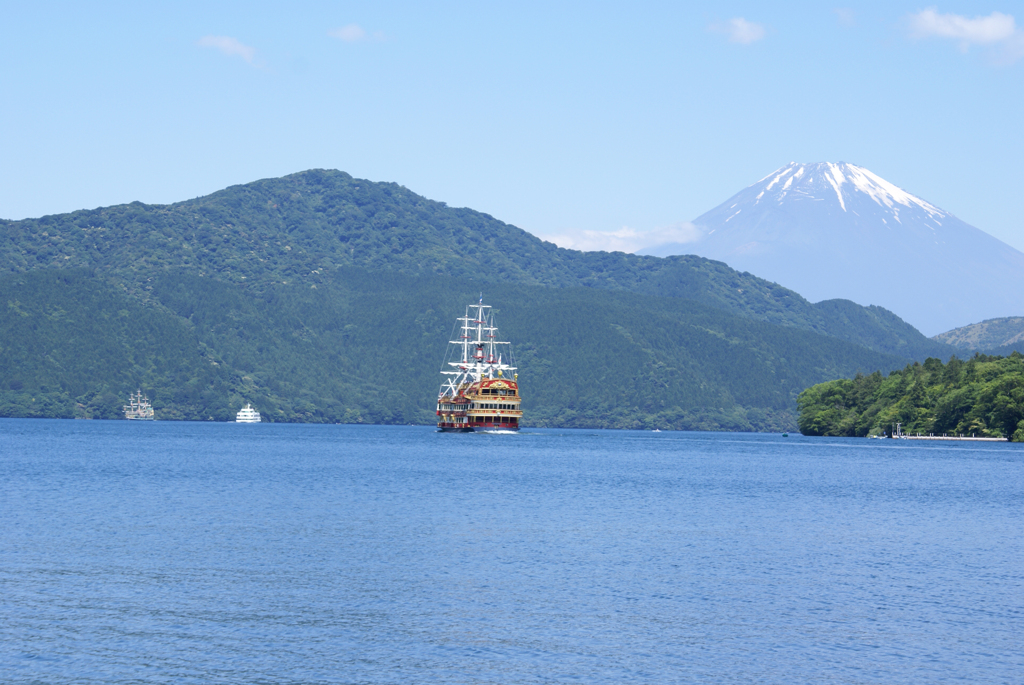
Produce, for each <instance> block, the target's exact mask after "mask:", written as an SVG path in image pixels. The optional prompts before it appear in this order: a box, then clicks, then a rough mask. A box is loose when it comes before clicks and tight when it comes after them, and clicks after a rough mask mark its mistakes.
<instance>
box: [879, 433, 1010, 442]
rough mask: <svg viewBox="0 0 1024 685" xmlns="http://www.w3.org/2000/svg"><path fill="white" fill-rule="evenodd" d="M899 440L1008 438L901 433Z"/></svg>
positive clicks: (989, 440) (987, 440)
mask: <svg viewBox="0 0 1024 685" xmlns="http://www.w3.org/2000/svg"><path fill="white" fill-rule="evenodd" d="M896 439H897V440H973V441H975V442H1006V438H976V437H974V436H973V435H970V436H966V437H964V436H960V437H956V436H952V435H950V436H947V435H901V436H899V437H898V438H896Z"/></svg>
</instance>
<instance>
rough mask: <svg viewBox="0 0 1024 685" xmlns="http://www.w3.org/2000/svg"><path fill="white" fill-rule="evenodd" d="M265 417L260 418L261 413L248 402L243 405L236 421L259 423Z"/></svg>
mask: <svg viewBox="0 0 1024 685" xmlns="http://www.w3.org/2000/svg"><path fill="white" fill-rule="evenodd" d="M262 420H263V419H262V418H260V413H259V412H258V411H256V410H255V409H253V408H252V405H251V404H248V403H246V405H245V406H244V407H242V408H241V409H240V410H239V411H238V414H237V415H236V416H235V423H259V422H260V421H262Z"/></svg>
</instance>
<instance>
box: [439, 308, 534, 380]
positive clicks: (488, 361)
mask: <svg viewBox="0 0 1024 685" xmlns="http://www.w3.org/2000/svg"><path fill="white" fill-rule="evenodd" d="M489 309H491V305H488V304H484V298H483V296H482V295H481V297H480V301H479V302H478V303H477V304H471V305H469V306H467V307H466V315H465V316H462V317H459V318H458V319H457V320H456V330H458V331H461V335H459V338H458V340H449V341H448V342H449V355H448V356H449V357H451V356H452V355H451V351H452V350H453V349H454V350H458V359H457V360H456V361H446V362H445V364H446V365H447V366H451V367H453V370H451V371H444V370H442V371H441V373H442V374H444V375H447V376H451V378H449V379H447V380H446V381H445V382H444V383H442V384H441V390H440V393H439V394H440V395H442V396H443V395H452V396H454V395H455V394H457V393H458V390H459V388H461V387H462V386H463V385H467V384H470V383H477V382H479V381H480V380H481V379H483V378H485V377H486V378H494V377H495V376H496V375H501V374H504V372H506V371H513V372H514V371H515V370H516V367H515V366H513V364H514V363H515V362H514V360H513V358H512V348H511V345H510V343H509V342H508V341H504V340H498V339H497V337H498V327H497V326H495V325H494V314H493V312H488V311H486V310H489ZM471 310H475V312H471ZM459 323H461V325H459ZM498 345H510V346H509V347H508V348H505V351H504V352H499V351H498V350H500V349H502V348H497V347H496V346H498ZM452 346H455V347H454V348H453V347H452ZM459 348H461V349H459ZM506 352H507V354H506ZM509 362H511V363H509Z"/></svg>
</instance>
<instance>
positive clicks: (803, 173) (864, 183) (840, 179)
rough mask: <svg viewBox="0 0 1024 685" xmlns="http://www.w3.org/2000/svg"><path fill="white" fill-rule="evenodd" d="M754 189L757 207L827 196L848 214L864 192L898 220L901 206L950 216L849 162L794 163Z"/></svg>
mask: <svg viewBox="0 0 1024 685" xmlns="http://www.w3.org/2000/svg"><path fill="white" fill-rule="evenodd" d="M753 188H759V189H760V191H759V192H758V193H757V196H756V197H755V199H754V204H758V203H760V202H761V201H766V202H770V201H775V202H782V201H783V200H784V199H785V198H786V196H787V195H789V194H790V193H794V194H796V195H800V196H802V197H804V198H807V199H812V200H824V199H826V197H829V198H831V197H832V196H834V197H835V199H836V200H837V201H838V202H839V207H840V208H841V209H842V210H843V211H844V212H845V211H847V206H846V205H847V200H849V199H850V198H851V195H853V194H854V193H857V192H860V193H863V194H864V195H865V196H867V197H869V198H871V199H872V200H873V201H874V202H875V203H876V204H877V205H878V206H879V207H883V208H884V209H886V210H888V212H889V213H891V214H892V215H893V217H894V218H896V219H897V220H899V213H900V207H897V205H900V206H902V207H905V208H907V209H911V208H915V207H916V208H918V209H921V210H923V211H924V212H925V213H926V214H928V216H930V217H932V218H933V219H937V218H941V217H946V216H949V215H948V214H947V213H946V212H944V211H942V210H941V209H939V208H938V207H936V206H935V205H933V204H931V203H929V202H925V201H924V200H922V199H921V198H919V197H917V196H915V195H911V194H910V193H908V192H907V191H905V190H903V189H902V188H900V187H898V186H896V185H893V184H892V183H890V182H889V181H886V180H885V179H884V178H882V177H881V176H878V175H877V174H874V173H872V172H870V171H868V170H867V169H865V168H864V167H860V166H857V165H855V164H848V163H846V162H838V163H833V162H819V163H816V164H798V163H797V162H790V163H789V164H787V165H786V166H784V167H781V168H779V169H776V170H775V171H773V172H772V173H770V174H768V175H767V176H765V177H764V178H762V179H761V180H760V181H758V182H757V183H755V184H754V185H752V186H750V188H748V190H750V189H753Z"/></svg>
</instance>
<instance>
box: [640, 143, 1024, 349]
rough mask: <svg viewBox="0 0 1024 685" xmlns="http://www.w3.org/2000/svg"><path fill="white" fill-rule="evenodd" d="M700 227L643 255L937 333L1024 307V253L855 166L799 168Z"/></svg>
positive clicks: (737, 199)
mask: <svg viewBox="0 0 1024 685" xmlns="http://www.w3.org/2000/svg"><path fill="white" fill-rule="evenodd" d="M693 223H694V224H695V225H696V226H698V227H699V228H700V229H701V230H702V232H703V237H702V238H701V239H700V240H699V241H697V242H695V243H686V244H666V245H661V246H657V247H653V248H649V249H647V250H644V251H643V252H644V253H645V254H651V255H660V256H667V255H671V254H699V255H701V256H704V257H707V258H709V259H716V260H721V261H723V262H725V263H726V264H728V265H729V266H731V267H733V268H734V269H737V270H739V271H749V272H751V273H756V274H757V275H758V276H760V277H762V278H766V279H768V280H772V281H775V282H777V283H779V284H781V285H784V286H786V287H787V288H791V289H793V290H795V291H796V292H799V293H800V294H801V295H803V296H804V297H806V298H808V299H809V300H811V301H816V300H824V299H833V298H844V299H849V300H853V301H854V302H857V303H859V304H863V305H872V304H873V305H879V306H882V307H885V308H886V309H889V310H891V311H893V312H894V313H896V314H897V315H898V316H900V317H901V318H902V319H903V320H905V321H907V322H909V323H911V324H913V325H914V326H916V327H918V328H919V329H921V330H922V331H924V332H925V333H926V334H929V335H935V334H936V333H939V332H942V331H947V330H949V329H951V328H954V327H956V326H962V325H964V324H966V323H968V322H974V321H979V320H981V319H986V318H993V317H999V316H1007V315H1012V314H1018V313H1024V253H1021V252H1019V251H1017V250H1015V249H1014V248H1012V247H1010V246H1009V245H1006V244H1005V243H1003V242H1001V241H999V240H997V239H996V238H994V237H992V236H990V235H988V234H987V233H985V232H983V231H981V230H979V229H977V228H975V227H973V226H970V225H968V224H966V223H964V222H963V221H961V220H960V219H958V218H957V217H955V216H953V215H952V214H950V213H949V212H946V211H944V210H942V209H940V208H939V207H937V206H935V205H933V204H931V203H930V202H927V201H925V200H922V199H921V198H918V197H916V196H914V195H912V194H911V193H908V192H906V191H905V190H903V189H901V188H899V187H897V186H896V185H895V184H893V183H890V182H888V181H886V180H885V179H883V178H881V177H880V176H878V175H876V174H874V173H872V172H871V171H869V170H867V169H865V168H863V167H859V166H856V165H853V164H847V163H844V162H840V163H828V162H822V163H816V164H798V163H795V162H793V163H790V164H788V165H786V166H784V167H781V168H780V169H777V170H776V171H774V172H772V173H771V174H769V175H768V176H765V177H764V178H763V179H761V180H760V181H758V182H757V183H754V184H753V185H751V186H749V187H747V188H745V189H743V190H741V191H740V192H739V193H737V194H736V195H734V196H733V197H731V198H729V199H728V200H726V201H725V202H723V203H722V204H721V205H719V206H718V207H715V208H714V209H712V210H710V211H708V212H706V213H705V214H703V215H701V216H700V217H698V218H696V219H694V221H693Z"/></svg>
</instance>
